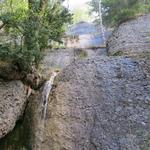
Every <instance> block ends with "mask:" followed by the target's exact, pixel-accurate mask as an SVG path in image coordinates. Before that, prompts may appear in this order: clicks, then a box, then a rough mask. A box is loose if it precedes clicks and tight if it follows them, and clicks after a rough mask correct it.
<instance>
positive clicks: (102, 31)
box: [99, 0, 106, 44]
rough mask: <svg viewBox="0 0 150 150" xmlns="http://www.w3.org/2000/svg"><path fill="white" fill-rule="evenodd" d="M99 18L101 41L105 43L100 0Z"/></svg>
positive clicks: (100, 1)
mask: <svg viewBox="0 0 150 150" xmlns="http://www.w3.org/2000/svg"><path fill="white" fill-rule="evenodd" d="M99 19H100V29H101V33H102V38H103V43H104V44H105V41H106V39H105V28H104V27H103V19H102V0H99Z"/></svg>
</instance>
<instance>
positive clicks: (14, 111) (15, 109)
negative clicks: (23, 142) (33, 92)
mask: <svg viewBox="0 0 150 150" xmlns="http://www.w3.org/2000/svg"><path fill="white" fill-rule="evenodd" d="M25 104H26V89H25V86H24V85H23V83H22V82H21V81H11V82H4V81H2V80H0V138H2V137H4V136H5V135H6V134H8V133H9V132H10V131H11V130H13V128H14V127H15V124H16V121H17V120H18V119H19V118H20V116H21V115H22V114H23V112H24V108H25Z"/></svg>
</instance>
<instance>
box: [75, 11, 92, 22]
mask: <svg viewBox="0 0 150 150" xmlns="http://www.w3.org/2000/svg"><path fill="white" fill-rule="evenodd" d="M73 14H74V15H73V22H74V23H79V22H80V21H89V20H91V18H90V15H89V12H88V10H87V9H75V10H74V11H73Z"/></svg>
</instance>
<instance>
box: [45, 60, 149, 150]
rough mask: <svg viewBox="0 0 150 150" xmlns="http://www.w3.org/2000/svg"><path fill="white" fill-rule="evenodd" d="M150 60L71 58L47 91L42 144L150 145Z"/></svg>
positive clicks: (109, 149) (143, 149) (88, 149)
mask: <svg viewBox="0 0 150 150" xmlns="http://www.w3.org/2000/svg"><path fill="white" fill-rule="evenodd" d="M149 66H150V60H149V58H145V59H138V60H136V59H131V58H125V57H118V58H117V57H113V58H108V57H102V58H100V57H97V58H94V59H89V60H86V61H79V62H78V63H74V64H71V65H70V66H69V67H67V68H66V69H64V70H63V72H62V73H61V74H60V75H59V77H58V78H57V81H56V82H58V83H57V85H56V88H55V89H54V91H53V94H52V95H51V99H50V102H49V110H48V115H47V122H46V129H45V133H46V138H45V142H44V143H43V148H42V149H43V150H83V149H84V150H149V147H150V145H149V142H150V115H149V114H150V68H149Z"/></svg>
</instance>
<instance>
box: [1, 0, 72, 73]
mask: <svg viewBox="0 0 150 150" xmlns="http://www.w3.org/2000/svg"><path fill="white" fill-rule="evenodd" d="M71 19H72V15H71V14H70V13H69V11H68V10H67V9H66V8H65V7H63V5H62V1H60V0H2V1H1V2H0V34H2V33H3V34H4V35H5V36H4V37H5V39H6V40H4V41H2V42H0V59H2V60H5V61H10V62H12V63H13V64H14V65H17V66H18V68H19V69H20V70H21V71H22V70H25V71H27V70H30V68H31V66H32V65H36V66H37V65H38V64H39V62H40V61H41V60H42V57H43V50H44V49H45V48H46V47H47V45H48V43H50V42H51V41H57V42H61V37H62V35H63V33H64V31H65V27H64V25H65V24H66V23H68V22H70V21H71ZM6 37H7V38H6Z"/></svg>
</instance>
